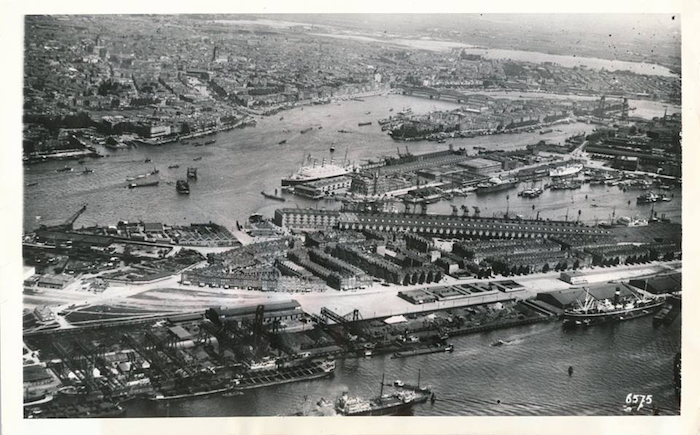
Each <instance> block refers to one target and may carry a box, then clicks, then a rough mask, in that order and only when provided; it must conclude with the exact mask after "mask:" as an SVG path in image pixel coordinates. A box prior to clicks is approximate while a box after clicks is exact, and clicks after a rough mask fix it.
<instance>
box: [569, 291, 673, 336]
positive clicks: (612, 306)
mask: <svg viewBox="0 0 700 435" xmlns="http://www.w3.org/2000/svg"><path fill="white" fill-rule="evenodd" d="M635 296H636V294H635ZM578 304H579V306H578V307H576V308H571V309H568V310H564V314H563V318H564V327H578V326H593V325H599V324H602V323H608V322H619V321H623V320H631V319H636V318H638V317H642V316H647V315H649V314H652V313H654V311H656V309H657V308H658V307H660V306H662V305H663V304H664V300H663V298H658V299H652V298H648V297H638V296H637V297H636V299H633V300H628V301H623V300H622V299H621V298H620V288H619V287H618V288H617V289H616V290H615V296H614V298H613V300H612V301H611V300H610V299H604V300H597V299H595V298H593V297H591V296H590V294H589V293H588V289H586V298H585V300H584V301H583V302H581V301H579V302H578Z"/></svg>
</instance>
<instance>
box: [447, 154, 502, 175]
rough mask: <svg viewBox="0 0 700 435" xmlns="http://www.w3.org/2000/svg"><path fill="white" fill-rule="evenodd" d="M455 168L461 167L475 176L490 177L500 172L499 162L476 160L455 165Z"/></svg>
mask: <svg viewBox="0 0 700 435" xmlns="http://www.w3.org/2000/svg"><path fill="white" fill-rule="evenodd" d="M457 166H461V167H463V168H465V169H467V170H469V171H470V172H472V173H474V174H477V175H491V174H494V173H496V172H498V171H500V170H501V166H502V165H501V162H496V161H494V160H488V159H482V158H478V159H471V160H466V161H464V162H460V163H457Z"/></svg>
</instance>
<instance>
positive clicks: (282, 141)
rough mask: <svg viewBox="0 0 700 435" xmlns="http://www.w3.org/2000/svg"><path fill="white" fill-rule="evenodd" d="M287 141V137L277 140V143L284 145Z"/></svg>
mask: <svg viewBox="0 0 700 435" xmlns="http://www.w3.org/2000/svg"><path fill="white" fill-rule="evenodd" d="M286 143H287V139H284V140H281V141H279V143H278V145H284V144H286Z"/></svg>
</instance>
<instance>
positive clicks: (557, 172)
mask: <svg viewBox="0 0 700 435" xmlns="http://www.w3.org/2000/svg"><path fill="white" fill-rule="evenodd" d="M582 170H583V165H582V164H580V163H575V164H572V165H566V166H559V167H557V168H554V169H550V170H549V176H550V177H569V176H571V175H576V174H578V173H579V172H581V171H582Z"/></svg>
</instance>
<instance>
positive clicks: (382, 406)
mask: <svg viewBox="0 0 700 435" xmlns="http://www.w3.org/2000/svg"><path fill="white" fill-rule="evenodd" d="M429 397H430V394H429V393H427V392H422V391H413V390H399V391H396V392H394V393H392V394H384V376H382V382H381V390H380V393H379V396H377V397H374V398H371V399H364V398H361V397H349V396H348V393H347V392H344V393H343V394H342V396H341V397H340V398H339V399H338V400H337V401H336V403H335V411H336V412H337V413H338V414H339V415H343V416H347V417H355V416H377V415H405V414H406V413H408V412H409V411H410V410H411V408H412V407H413V405H415V404H417V403H425V402H426V401H427V400H428V398H429Z"/></svg>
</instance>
